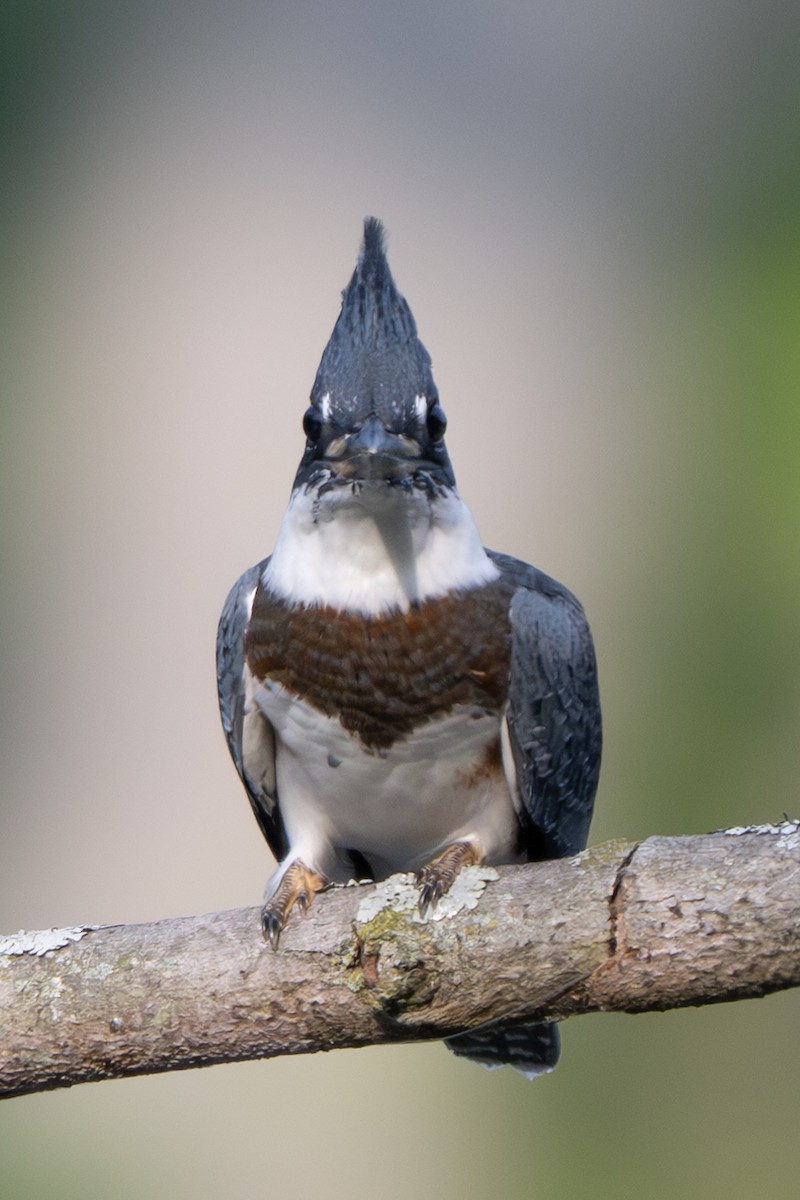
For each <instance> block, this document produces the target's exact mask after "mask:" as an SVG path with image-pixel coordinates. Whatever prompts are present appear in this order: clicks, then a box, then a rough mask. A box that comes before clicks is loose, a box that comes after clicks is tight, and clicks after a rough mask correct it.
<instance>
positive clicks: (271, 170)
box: [0, 0, 800, 1200]
mask: <svg viewBox="0 0 800 1200" xmlns="http://www.w3.org/2000/svg"><path fill="white" fill-rule="evenodd" d="M3 24H4V26H5V32H4V36H3V50H2V55H3V64H2V81H1V83H2V91H3V96H2V103H3V116H2V122H3V124H2V136H3V145H2V154H3V161H2V164H0V170H1V171H2V180H3V191H4V210H3V211H4V217H3V227H2V251H3V253H2V261H3V267H2V273H1V276H0V291H1V292H2V304H3V314H4V321H3V328H4V333H5V340H6V345H5V348H4V352H3V356H2V360H3V361H2V367H1V368H0V370H2V391H1V392H0V415H1V417H2V433H1V434H0V455H2V461H1V462H0V488H1V489H2V492H1V493H0V495H1V504H2V508H1V510H0V532H1V533H2V539H3V549H2V564H3V565H2V610H1V611H2V623H3V624H2V644H3V654H2V660H1V662H0V671H2V691H1V693H0V702H1V703H2V725H1V728H0V737H2V758H1V759H0V765H1V766H2V816H1V822H2V823H1V825H0V929H2V930H3V931H4V932H6V931H9V932H11V931H15V930H17V929H19V928H20V927H24V928H27V929H34V928H39V927H48V926H51V925H65V924H72V923H78V922H84V921H86V922H98V923H99V922H117V921H120V922H123V921H124V922H130V921H146V920H152V919H155V918H158V917H165V916H170V915H178V914H184V913H194V912H201V911H209V910H215V909H224V908H230V907H235V906H239V905H250V904H255V903H257V901H258V899H259V897H260V894H261V889H262V886H263V883H264V880H265V878H266V876H267V874H268V871H269V860H268V852H267V850H266V846H265V845H264V843H263V842H262V840H261V838H260V835H259V833H258V830H257V828H256V825H255V822H254V821H253V819H252V816H251V814H250V810H249V806H248V804H247V801H246V798H245V796H244V793H243V791H242V789H241V787H240V785H239V783H238V780H237V779H236V776H235V773H234V770H233V767H232V766H231V764H230V762H229V760H228V755H227V751H226V749H225V746H224V742H223V738H222V734H221V732H220V731H219V728H218V718H217V712H216V698H215V683H214V663H213V643H214V634H215V626H216V619H217V614H218V612H219V609H220V607H221V604H222V601H223V599H224V596H225V593H226V591H227V588H228V587H229V585H230V584H231V583H232V581H233V580H234V578H235V577H236V576H237V574H238V573H239V572H240V571H241V570H243V569H244V568H245V567H246V566H249V565H250V564H251V563H252V562H254V561H256V560H257V559H259V558H260V557H262V556H263V555H264V554H265V553H266V552H268V551H269V549H270V548H271V546H272V543H273V540H274V537H275V533H276V530H277V527H278V522H279V520H280V516H281V512H282V509H283V506H284V504H285V501H286V498H287V496H288V492H289V489H290V486H291V481H292V477H293V474H294V469H295V465H296V462H297V459H298V457H299V455H300V451H301V448H302V434H301V430H300V420H301V416H302V412H303V409H304V407H305V404H306V397H307V394H308V391H309V389H310V386H311V383H312V381H313V378H314V373H315V370H316V367H317V363H318V361H319V357H320V354H321V352H322V349H323V346H324V344H325V341H326V339H327V337H328V335H329V333H330V330H331V328H332V326H333V322H334V320H335V318H336V314H337V311H338V297H339V292H340V290H341V288H342V287H344V285H345V284H346V282H347V280H348V278H349V275H350V272H351V270H352V268H353V264H354V261H355V254H356V251H357V248H358V242H359V236H360V225H361V220H362V218H363V216H364V215H365V214H368V213H374V214H376V215H378V216H380V217H382V218H383V219H384V220H385V222H386V224H387V226H388V229H389V234H390V257H391V262H392V266H393V269H394V272H395V276H396V278H397V281H398V284H399V286H400V288H401V290H403V291H404V292H405V294H406V295H407V297H408V299H409V301H410V303H411V305H412V308H413V310H414V313H415V315H416V317H417V320H418V323H419V327H420V333H421V336H422V339H423V341H424V342H425V343H426V345H427V346H428V348H429V350H430V351H431V354H432V356H433V359H434V371H435V376H436V379H437V382H438V384H439V388H440V390H441V393H442V398H443V403H444V406H445V409H446V411H447V413H448V416H449V418H450V431H449V434H448V442H449V447H450V452H451V455H452V458H453V461H454V464H455V467H456V472H457V475H458V479H459V484H460V487H461V491H462V494H463V495H464V497H465V498H466V500H467V502H468V503H469V504H470V506H471V508H472V510H473V512H474V514H475V516H476V518H477V521H478V525H479V527H480V529H481V531H482V534H483V537H484V540H485V541H486V543H487V544H488V545H490V546H493V547H495V548H497V549H502V550H506V551H509V552H512V553H515V554H517V555H520V556H521V557H524V558H527V559H529V560H531V561H533V562H535V563H537V564H538V565H539V566H541V567H543V568H544V569H545V570H547V571H549V572H551V573H552V574H554V575H556V576H557V577H558V578H560V579H562V580H564V582H566V583H567V584H568V585H570V586H571V587H572V588H573V589H574V590H575V591H576V592H577V593H578V595H579V596H580V597H581V599H582V600H583V601H584V603H585V605H586V608H587V610H588V613H589V616H590V619H591V621H592V624H593V628H594V632H595V637H596V641H597V647H598V653H599V659H600V668H601V673H602V674H601V683H602V688H603V699H604V711H605V720H606V730H607V735H606V756H605V766H604V772H603V777H602V782H601V788H600V795H599V799H598V810H597V817H596V821H595V825H594V828H593V840H594V841H599V840H602V839H605V838H609V837H629V838H633V837H638V836H643V835H647V834H650V833H692V832H703V831H706V830H709V829H713V828H717V827H720V826H724V825H731V824H737V823H750V822H759V821H769V820H773V819H777V818H779V817H780V816H781V814H782V813H783V812H784V811H789V812H790V813H795V814H796V813H797V809H798V805H797V799H796V797H797V775H798V765H800V736H799V734H800V687H799V686H798V679H799V678H800V611H799V610H798V601H797V598H798V591H799V590H800V556H799V555H798V528H799V525H800V407H799V406H798V400H797V398H798V384H799V383H800V353H798V347H799V346H800V339H799V337H798V332H799V330H800V324H799V322H798V316H800V314H799V313H798V309H799V308H800V304H799V303H798V278H799V275H798V267H799V266H800V213H799V212H798V184H800V155H798V133H797V129H798V105H799V104H800V72H799V71H798V68H797V64H798V58H799V55H800V46H799V44H798V35H799V34H800V9H799V8H798V7H797V5H796V4H792V3H788V2H787V3H775V2H771V0H766V2H765V3H762V4H759V5H754V4H751V3H745V2H741V3H739V2H736V0H730V2H729V3H714V2H713V0H692V2H689V0H677V2H675V3H671V4H668V5H666V4H660V3H656V0H612V2H610V3H606V4H603V5H599V4H590V3H587V2H585V0H584V2H583V3H579V2H572V0H552V2H545V3H530V4H520V3H514V2H513V0H494V2H493V3H491V4H489V3H483V4H481V3H478V2H477V0H462V2H461V3H454V2H451V3H442V2H437V0H432V2H431V0H429V2H427V3H424V2H423V0H413V2H410V3H402V2H399V3H396V4H393V5H379V4H374V3H373V4H370V3H368V2H367V0H345V2H343V3H335V2H334V3H323V2H316V3H315V2H313V0H285V2H275V3H269V2H262V3H248V2H246V0H230V2H229V3H227V4H211V3H194V4H190V3H186V2H180V0H178V2H174V3H169V2H168V0H167V2H161V3H158V4H156V3H153V2H152V0H140V2H139V3H136V4H117V3H113V2H109V0H96V2H89V0H73V2H72V3H70V4H68V5H64V4H61V3H54V2H48V0H41V2H36V0H26V2H23V3H20V2H16V3H13V2H12V3H8V4H7V5H6V6H5V15H4V21H3ZM799 1015H800V1009H799V1008H798V997H797V995H793V994H791V993H790V994H786V995H784V996H778V997H772V998H769V999H766V1000H763V1001H751V1002H748V1003H742V1004H737V1005H730V1006H723V1007H719V1008H713V1009H706V1010H700V1011H696V1012H683V1013H673V1014H667V1015H662V1016H658V1015H653V1016H647V1017H638V1018H625V1017H614V1016H605V1017H603V1016H598V1017H593V1018H584V1019H583V1020H580V1021H572V1022H570V1023H568V1024H567V1025H566V1026H565V1028H564V1030H563V1034H564V1055H563V1060H562V1064H561V1066H560V1067H559V1069H558V1071H557V1072H556V1073H555V1074H554V1075H553V1076H552V1077H550V1078H548V1079H546V1080H542V1081H539V1082H537V1083H535V1084H529V1083H527V1082H526V1081H525V1080H524V1079H522V1078H521V1077H517V1076H516V1075H514V1074H513V1073H512V1072H511V1071H508V1070H506V1071H502V1072H498V1073H494V1074H489V1073H488V1072H484V1071H482V1070H480V1069H479V1068H477V1067H472V1066H470V1065H468V1064H465V1063H461V1062H458V1061H456V1060H455V1059H454V1058H452V1057H451V1056H450V1055H448V1054H447V1053H446V1051H445V1050H444V1049H443V1048H442V1047H441V1046H438V1045H431V1046H418V1047H404V1048H388V1049H380V1050H378V1049H376V1050H369V1051H360V1052H349V1053H338V1054H333V1055H319V1056H316V1057H312V1058H305V1059H303V1058H298V1059H295V1060H282V1061H276V1062H272V1063H249V1064H243V1065H240V1066H230V1067H216V1068H213V1069H209V1070H206V1071H198V1072H191V1073H188V1074H185V1075H173V1076H166V1077H163V1078H151V1079H140V1080H131V1081H122V1082H115V1083H105V1084H93V1085H89V1086H86V1087H83V1088H77V1089H75V1090H73V1091H72V1092H61V1093H53V1094H49V1095H42V1096H35V1097H28V1098H23V1099H20V1100H17V1101H11V1102H6V1104H5V1105H3V1106H2V1107H0V1194H1V1195H2V1196H3V1197H4V1200H5V1198H7V1200H39V1198H46V1197H51V1196H56V1195H57V1196H59V1197H60V1198H61V1200H72V1198H73V1197H75V1198H78V1197H80V1198H81V1200H94V1198H98V1200H100V1198H102V1200H109V1198H112V1200H135V1198H139V1197H148V1198H151V1200H162V1198H164V1200H166V1198H170V1200H178V1198H183V1197H193V1198H197V1200H206V1198H208V1200H211V1198H215V1197H219V1196H225V1197H228V1198H230V1200H239V1198H242V1200H246V1198H249V1197H253V1196H262V1195H266V1196H270V1195H278V1194H282V1193H283V1194H285V1193H286V1192H287V1191H289V1190H292V1191H297V1192H300V1193H302V1194H304V1195H321V1194H324V1195H326V1196H327V1197H329V1198H330V1200H339V1198H340V1197H341V1198H344V1197H349V1196H351V1195H353V1194H354V1193H365V1194H369V1195H374V1196H380V1197H387V1198H389V1200H394V1198H395V1197H401V1196H403V1197H405V1196H408V1195H415V1194H416V1195H426V1196H427V1195H432V1196H438V1197H443V1198H449V1197H459V1198H473V1197H483V1196H495V1195H500V1196H504V1197H505V1196H507V1197H531V1196H537V1197H547V1198H554V1200H562V1198H563V1200H573V1198H576V1197H584V1196H585V1197H592V1198H593V1200H598V1198H602V1197H606V1196H608V1197H611V1196H613V1197H628V1196H631V1197H634V1196H636V1197H638V1196H647V1197H654V1198H657V1200H658V1198H661V1197H682V1198H686V1197H726V1198H731V1200H738V1198H742V1200H745V1198H747V1200H750V1198H751V1197H752V1196H753V1195H756V1194H757V1195H759V1196H762V1197H770V1198H771V1197H784V1196H788V1195H793V1194H794V1192H795V1188H796V1158H797V1118H798V1100H800V1082H799V1081H800V1051H799V1050H798V1040H797V1034H796V1031H797V1022H798V1016H799Z"/></svg>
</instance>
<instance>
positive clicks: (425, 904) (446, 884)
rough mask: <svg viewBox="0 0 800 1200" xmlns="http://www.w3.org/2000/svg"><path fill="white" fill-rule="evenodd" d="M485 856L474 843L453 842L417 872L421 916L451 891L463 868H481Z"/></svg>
mask: <svg viewBox="0 0 800 1200" xmlns="http://www.w3.org/2000/svg"><path fill="white" fill-rule="evenodd" d="M482 862H483V855H482V854H481V852H480V850H479V849H478V847H477V846H476V845H475V844H474V843H473V842H453V844H452V846H448V847H447V848H446V849H445V850H443V851H442V852H441V854H437V855H436V857H435V858H432V859H431V861H430V862H429V863H426V864H425V866H424V867H423V868H422V870H421V871H417V883H419V884H422V886H421V888H420V892H419V914H420V916H421V917H424V916H425V915H426V914H427V913H428V912H429V911H431V910H432V909H434V908H435V907H436V905H437V904H438V902H439V901H440V900H441V898H442V896H444V895H445V893H446V892H449V891H450V888H451V887H452V886H453V884H454V883H455V879H456V876H457V875H458V873H459V871H460V870H461V868H462V867H474V866H480V865H481V863H482Z"/></svg>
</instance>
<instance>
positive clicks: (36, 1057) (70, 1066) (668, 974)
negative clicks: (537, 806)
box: [0, 821, 800, 1096]
mask: <svg viewBox="0 0 800 1200" xmlns="http://www.w3.org/2000/svg"><path fill="white" fill-rule="evenodd" d="M486 875H488V876H489V877H490V878H489V879H488V880H486V879H485V878H484V876H486ZM494 875H496V878H491V877H492V876H494ZM414 897H415V890H414V887H413V883H412V882H411V881H410V880H408V881H407V882H406V883H405V884H401V883H398V881H397V877H395V879H394V880H392V881H388V882H387V884H384V885H378V887H377V888H376V887H375V886H374V885H370V886H358V887H348V888H340V889H335V890H331V891H329V892H327V893H325V894H322V895H320V896H318V897H317V898H316V900H315V902H314V906H313V908H312V910H311V913H310V914H309V915H308V916H307V917H305V918H302V917H300V916H299V915H298V914H294V916H293V918H292V920H291V921H290V923H289V925H288V927H287V929H286V930H285V932H284V934H283V937H282V940H281V945H280V949H279V950H278V951H277V952H274V953H273V952H271V951H270V950H268V949H266V948H265V946H264V943H263V940H262V937H261V931H260V923H259V910H258V909H255V908H254V909H246V910H240V911H235V912H227V913H215V914H212V915H209V916H203V917H186V918H181V919H177V920H168V921H157V922H154V923H153V924H149V925H126V926H108V927H104V928H83V929H75V930H61V931H53V932H51V933H48V934H20V935H17V936H16V937H14V938H9V939H0V1030H1V1031H2V1032H0V1095H6V1096H11V1095H19V1094H22V1093H25V1092H34V1091H39V1090H43V1089H45V1088H54V1087H68V1086H70V1085H72V1084H75V1083H81V1082H85V1081H88V1080H96V1079H109V1078H116V1077H120V1076H124V1075H136V1074H142V1073H148V1072H156V1071H171V1070H180V1069H183V1068H188V1067H196V1066H201V1065H207V1064H210V1063H217V1062H231V1061H234V1060H237V1059H250V1058H266V1057H271V1056H274V1055H279V1054H305V1053H311V1052H313V1051H317V1050H332V1049H335V1048H338V1047H346V1046H350V1047H352V1046H365V1045H374V1044H377V1043H385V1042H399V1041H408V1040H415V1041H416V1040H422V1039H429V1038H441V1037H445V1036H447V1035H449V1034H453V1033H455V1032H457V1031H459V1030H462V1029H466V1028H469V1027H473V1026H476V1025H480V1024H483V1023H484V1022H487V1021H490V1020H496V1019H500V1018H507V1017H523V1016H524V1017H531V1018H535V1019H537V1020H538V1019H543V1018H546V1019H555V1020H563V1019H565V1018H566V1017H569V1016H572V1015H574V1014H577V1013H586V1012H596V1011H599V1010H603V1011H614V1012H630V1013H634V1012H643V1011H645V1010H652V1009H667V1008H673V1007H677V1006H681V1005H697V1004H709V1003H713V1002H716V1001H721V1000H734V999H739V998H742V997H746V996H762V995H764V994H765V993H767V992H772V991H776V990H778V989H781V988H788V987H794V986H796V985H797V984H798V983H800V826H799V825H798V824H797V823H795V822H788V821H787V822H784V823H783V824H781V825H774V826H759V827H754V828H752V829H745V830H727V831H724V832H719V833H714V834H709V835H706V836H703V837H673V838H669V837H653V838H648V839H647V840H646V841H644V842H641V843H638V844H635V843H625V842H608V843H606V844H604V845H602V846H597V847H595V848H593V849H591V850H588V851H586V852H584V853H583V854H581V855H579V856H578V857H576V858H573V859H563V860H560V861H557V862H547V863H532V864H529V865H526V866H522V867H504V868H502V869H500V870H499V871H498V872H496V873H495V872H492V871H481V869H479V868H468V869H467V871H466V872H463V873H462V879H460V880H459V881H457V884H456V886H455V888H454V891H453V894H452V896H451V897H450V898H446V902H444V901H443V902H442V904H441V905H440V909H439V910H437V914H436V917H437V919H433V920H431V919H428V920H427V921H425V922H422V921H420V919H419V917H418V916H417V915H416V913H415V911H414Z"/></svg>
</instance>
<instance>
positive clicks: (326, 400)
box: [319, 392, 331, 421]
mask: <svg viewBox="0 0 800 1200" xmlns="http://www.w3.org/2000/svg"><path fill="white" fill-rule="evenodd" d="M319 407H320V413H321V415H322V419H323V421H327V419H328V417H329V416H330V415H331V394H330V392H326V393H325V395H324V396H323V397H322V399H321V400H320V402H319Z"/></svg>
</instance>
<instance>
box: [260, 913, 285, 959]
mask: <svg viewBox="0 0 800 1200" xmlns="http://www.w3.org/2000/svg"><path fill="white" fill-rule="evenodd" d="M261 929H262V931H263V934H264V940H265V941H266V942H267V943H268V944H269V948H270V950H277V949H278V943H279V941H280V940H281V930H282V929H283V922H282V921H281V918H280V916H279V915H278V913H274V912H272V911H271V910H270V909H269V908H264V909H262V912H261Z"/></svg>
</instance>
